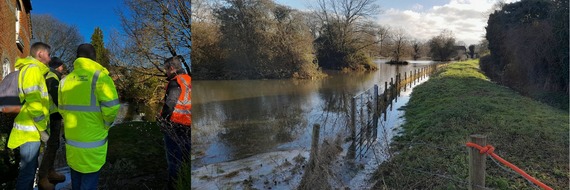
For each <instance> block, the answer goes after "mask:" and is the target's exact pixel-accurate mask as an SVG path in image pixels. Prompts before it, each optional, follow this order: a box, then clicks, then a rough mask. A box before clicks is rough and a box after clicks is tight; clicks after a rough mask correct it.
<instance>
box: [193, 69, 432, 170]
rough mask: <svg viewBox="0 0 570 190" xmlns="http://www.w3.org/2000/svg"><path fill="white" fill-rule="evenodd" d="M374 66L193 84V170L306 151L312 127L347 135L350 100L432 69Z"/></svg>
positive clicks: (329, 133)
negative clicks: (303, 76)
mask: <svg viewBox="0 0 570 190" xmlns="http://www.w3.org/2000/svg"><path fill="white" fill-rule="evenodd" d="M375 63H376V64H377V65H378V67H379V70H377V71H373V72H366V73H349V74H341V73H328V75H329V76H328V77H326V78H324V79H319V80H294V79H283V80H220V81H193V82H192V87H193V89H192V98H193V99H192V104H193V105H192V112H193V114H192V120H193V126H192V127H193V132H192V135H193V136H192V141H193V144H192V145H193V147H192V148H193V150H192V151H193V152H195V153H196V155H197V157H196V159H195V160H193V161H192V170H195V169H197V168H199V167H201V166H204V165H208V164H214V163H222V162H229V161H234V160H239V159H244V158H248V157H252V156H255V155H259V154H263V153H269V152H275V151H285V150H295V149H304V150H307V149H310V146H311V145H310V143H311V133H312V132H311V131H312V125H313V124H320V125H321V138H323V137H324V138H327V137H334V136H335V135H337V134H338V133H339V132H347V131H348V130H347V126H348V125H347V124H348V119H346V118H348V115H349V111H350V104H349V102H350V98H351V97H353V96H354V95H356V94H358V93H359V92H362V91H365V90H367V89H370V88H372V87H373V86H374V85H375V84H377V85H378V86H379V88H380V92H382V91H383V89H384V82H386V81H387V82H388V83H389V82H390V78H391V77H395V76H396V74H397V73H401V74H402V75H403V73H404V72H407V73H408V76H409V73H410V71H413V70H416V69H420V68H422V67H426V66H429V65H431V64H433V62H431V61H411V62H410V64H408V65H405V66H395V65H388V64H385V61H383V60H377V61H376V62H375ZM400 102H402V103H403V102H404V101H400ZM395 115H399V116H401V114H395Z"/></svg>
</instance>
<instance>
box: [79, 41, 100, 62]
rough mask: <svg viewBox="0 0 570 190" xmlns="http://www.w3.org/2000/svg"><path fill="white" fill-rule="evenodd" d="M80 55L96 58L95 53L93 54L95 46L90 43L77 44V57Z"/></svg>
mask: <svg viewBox="0 0 570 190" xmlns="http://www.w3.org/2000/svg"><path fill="white" fill-rule="evenodd" d="M80 57H84V58H89V59H91V60H95V59H96V58H97V54H95V47H93V45H91V44H81V45H79V47H77V58H80Z"/></svg>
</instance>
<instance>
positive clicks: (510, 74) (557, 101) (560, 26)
mask: <svg viewBox="0 0 570 190" xmlns="http://www.w3.org/2000/svg"><path fill="white" fill-rule="evenodd" d="M487 23H488V26H487V28H486V30H487V34H486V39H487V41H488V49H489V50H490V55H488V56H486V57H484V58H482V59H481V69H482V70H483V71H485V73H486V74H487V75H488V76H489V77H490V78H491V79H492V80H494V81H497V82H499V83H501V84H504V85H506V86H509V87H511V88H513V89H516V90H517V91H519V92H521V93H523V94H525V95H530V96H532V97H536V98H538V99H540V100H543V101H545V102H547V103H551V104H552V105H555V106H557V107H561V108H565V109H568V92H569V90H568V82H569V78H568V68H569V67H568V53H569V52H568V51H569V49H568V0H523V1H520V2H516V3H511V4H502V5H501V6H500V8H499V9H498V10H496V11H495V12H494V13H492V14H491V15H490V16H489V20H488V22H487Z"/></svg>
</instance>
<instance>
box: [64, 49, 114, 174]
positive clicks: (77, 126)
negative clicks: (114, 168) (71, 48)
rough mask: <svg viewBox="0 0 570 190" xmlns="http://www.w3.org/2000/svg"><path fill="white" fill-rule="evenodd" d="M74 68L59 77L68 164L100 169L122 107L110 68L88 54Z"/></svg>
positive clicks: (84, 170)
mask: <svg viewBox="0 0 570 190" xmlns="http://www.w3.org/2000/svg"><path fill="white" fill-rule="evenodd" d="M73 66H74V70H73V72H71V73H69V75H67V76H66V77H65V78H63V79H62V80H61V81H60V84H59V92H58V99H59V100H58V103H59V105H58V108H59V113H60V114H61V115H62V117H63V122H64V130H65V138H66V141H67V142H66V146H65V147H66V158H67V164H68V165H69V166H70V167H71V168H73V169H74V170H75V171H78V172H81V173H92V172H96V171H99V170H100V169H101V167H102V166H103V164H105V159H106V155H107V134H108V130H109V128H110V127H111V125H112V124H113V121H114V120H115V117H116V116H117V112H118V110H119V107H120V105H119V99H118V95H117V90H116V89H115V84H114V83H113V80H112V79H111V77H109V71H107V69H106V68H104V67H103V66H101V65H100V64H99V63H97V62H95V61H93V60H91V59H88V58H77V59H76V60H75V62H74V63H73Z"/></svg>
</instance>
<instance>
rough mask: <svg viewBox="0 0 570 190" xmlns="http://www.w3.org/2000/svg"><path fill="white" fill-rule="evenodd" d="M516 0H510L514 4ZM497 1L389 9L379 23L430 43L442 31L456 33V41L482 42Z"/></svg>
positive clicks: (455, 0)
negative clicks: (488, 19) (489, 16)
mask: <svg viewBox="0 0 570 190" xmlns="http://www.w3.org/2000/svg"><path fill="white" fill-rule="evenodd" d="M512 1H516V0H510V1H507V2H512ZM495 3H496V1H491V0H450V1H449V2H448V3H447V4H445V5H442V6H433V7H431V8H425V9H424V7H423V6H422V5H420V4H415V5H414V6H413V7H412V10H399V9H388V10H386V11H385V12H384V14H382V15H380V16H378V23H380V24H381V25H388V26H390V27H391V28H402V29H404V30H405V31H406V32H407V33H408V34H409V35H410V36H411V37H412V38H417V39H420V40H429V39H430V38H432V37H434V36H437V35H438V34H439V33H440V32H441V31H442V30H444V29H448V30H451V31H453V33H454V34H455V37H456V40H457V41H464V42H465V43H466V44H467V45H469V44H476V43H479V41H480V40H481V39H483V36H484V35H485V26H486V25H487V18H488V15H487V14H488V13H489V10H490V9H491V8H492V7H493V5H494V4H495Z"/></svg>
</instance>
